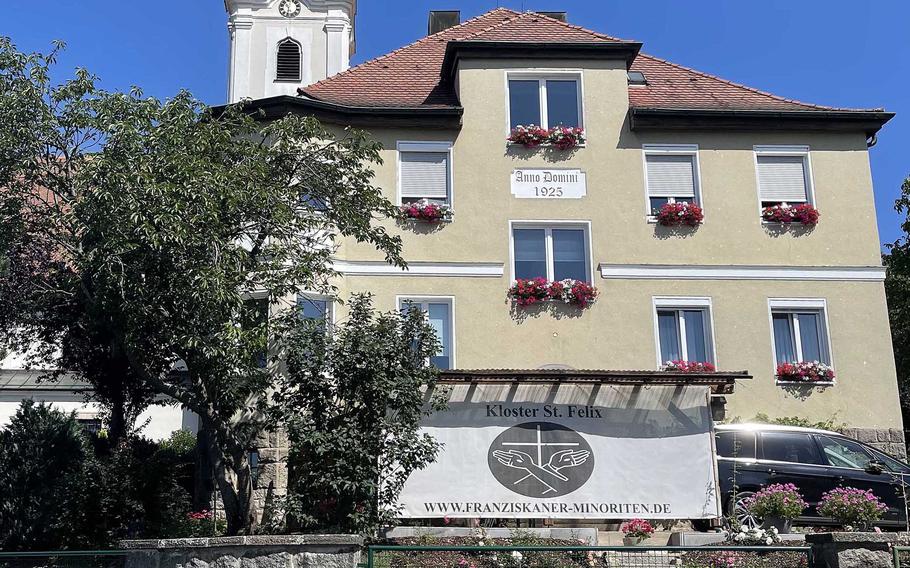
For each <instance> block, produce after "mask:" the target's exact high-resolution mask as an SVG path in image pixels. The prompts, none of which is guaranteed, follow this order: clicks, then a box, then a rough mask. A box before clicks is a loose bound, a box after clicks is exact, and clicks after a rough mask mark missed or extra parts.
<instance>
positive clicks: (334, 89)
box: [300, 8, 880, 112]
mask: <svg viewBox="0 0 910 568" xmlns="http://www.w3.org/2000/svg"><path fill="white" fill-rule="evenodd" d="M450 42H459V43H460V44H462V43H463V44H470V43H489V42H501V43H503V44H506V43H524V44H527V45H535V44H542V43H546V44H551V45H553V46H554V47H555V46H559V45H576V46H581V45H586V44H587V45H591V46H596V45H598V44H600V45H603V44H612V45H614V46H617V47H621V46H623V45H626V46H630V47H632V48H635V52H636V53H637V48H636V46H640V44H638V43H636V42H631V41H628V40H623V39H619V38H615V37H611V36H607V35H604V34H601V33H598V32H595V31H592V30H588V29H585V28H583V27H580V26H576V25H572V24H569V23H565V22H561V21H559V20H555V19H553V18H550V17H547V16H544V15H541V14H538V13H534V12H524V13H519V12H515V11H513V10H509V9H506V8H497V9H495V10H492V11H490V12H487V13H485V14H482V15H480V16H477V17H475V18H472V19H470V20H467V21H465V22H464V23H462V24H459V25H457V26H453V27H451V28H448V29H446V30H443V31H441V32H439V33H436V34H433V35H430V36H427V37H424V38H422V39H420V40H417V41H415V42H414V43H412V44H410V45H406V46H404V47H402V48H400V49H396V50H395V51H392V52H391V53H388V54H386V55H382V56H380V57H377V58H375V59H372V60H370V61H367V62H365V63H362V64H360V65H358V66H356V67H353V68H351V69H348V70H347V71H344V72H341V73H339V74H337V75H334V76H332V77H329V78H327V79H325V80H323V81H320V82H318V83H315V84H313V85H310V86H309V87H305V88H302V89H300V93H301V94H302V95H305V96H307V97H310V98H312V99H316V100H318V101H323V102H326V103H332V104H336V105H344V106H351V107H376V108H396V107H397V108H434V107H435V108H440V107H443V108H444V107H455V106H457V105H458V99H457V96H456V93H455V89H454V86H453V85H452V83H451V82H448V81H446V80H445V79H446V78H445V77H444V74H443V73H442V71H443V64H444V60H445V59H446V52H447V47H448V45H449V44H450ZM630 70H631V71H640V72H642V73H644V75H645V78H646V80H647V84H646V85H640V86H634V85H630V86H629V103H630V106H631V107H632V108H633V109H635V108H649V109H651V108H660V109H703V110H726V111H731V110H733V111H735V110H743V111H753V110H761V111H841V112H843V111H848V112H850V111H857V110H861V109H846V108H837V107H829V106H823V105H816V104H811V103H805V102H801V101H796V100H793V99H788V98H784V97H779V96H777V95H773V94H771V93H766V92H763V91H760V90H758V89H753V88H750V87H746V86H744V85H740V84H737V83H733V82H731V81H727V80H724V79H721V78H719V77H715V76H713V75H709V74H707V73H702V72H700V71H696V70H694V69H689V68H687V67H683V66H681V65H677V64H675V63H670V62H669V61H665V60H663V59H659V58H657V57H653V56H651V55H646V54H643V53H642V54H637V55H636V56H634V58H633V59H632V61H631V67H630ZM869 110H880V109H866V112H868V111H869Z"/></svg>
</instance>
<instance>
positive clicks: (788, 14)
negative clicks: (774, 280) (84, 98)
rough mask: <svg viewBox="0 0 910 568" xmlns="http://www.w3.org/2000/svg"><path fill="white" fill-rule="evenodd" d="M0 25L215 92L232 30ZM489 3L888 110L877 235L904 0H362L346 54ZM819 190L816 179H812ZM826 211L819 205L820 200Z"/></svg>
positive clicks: (180, 12) (818, 99) (38, 44)
mask: <svg viewBox="0 0 910 568" xmlns="http://www.w3.org/2000/svg"><path fill="white" fill-rule="evenodd" d="M3 4H4V5H3V16H2V18H0V35H8V36H11V37H12V38H13V40H14V41H15V42H16V43H17V45H18V46H19V47H20V49H24V50H46V49H47V48H48V47H49V45H50V42H51V41H52V40H54V39H62V40H64V41H66V42H67V45H68V49H67V51H66V52H65V54H64V55H63V56H62V57H61V59H60V63H61V65H60V73H61V76H62V73H64V72H67V73H68V72H70V71H71V70H72V69H73V68H74V67H76V66H81V67H86V68H88V69H89V70H91V71H92V72H94V73H95V74H96V75H98V76H100V77H101V79H102V85H103V86H104V87H105V88H107V89H111V90H114V89H127V88H129V87H130V86H131V85H139V86H141V87H142V88H143V89H144V90H145V92H146V93H147V94H149V95H154V96H159V97H168V96H170V95H172V94H174V93H175V92H176V91H177V90H178V89H181V88H186V89H189V90H190V91H192V92H193V93H194V94H195V95H196V96H197V97H198V98H200V99H202V100H203V101H206V102H209V103H212V104H218V103H223V102H224V101H225V96H226V95H225V93H226V83H227V79H226V77H227V65H228V63H227V56H228V47H227V46H228V37H227V32H226V29H225V22H226V16H225V13H224V9H223V4H222V2H221V0H157V1H155V2H124V1H120V2H115V1H114V0H45V1H44V2H37V1H35V0H4V2H3ZM497 5H501V6H506V7H509V8H513V9H516V10H521V9H525V10H553V11H555V10H565V11H568V13H569V20H570V21H571V22H572V23H575V24H578V25H582V26H585V27H589V28H592V29H595V30H597V31H601V32H604V33H608V34H611V35H615V36H618V37H622V38H628V39H635V40H638V41H642V42H644V44H645V45H644V51H646V52H648V53H651V54H654V55H657V56H659V57H663V58H666V59H669V60H671V61H674V62H677V63H681V64H683V65H686V66H689V67H694V68H696V69H699V70H702V71H706V72H709V73H712V74H716V75H719V76H721V77H724V78H727V79H730V80H733V81H737V82H741V83H745V84H747V85H750V86H753V87H757V88H760V89H764V90H767V91H771V92H773V93H775V94H779V95H783V96H786V97H791V98H796V99H800V100H804V101H808V102H814V103H819V104H828V105H834V106H849V107H885V108H886V109H888V110H891V111H894V112H897V113H898V116H897V117H895V118H894V119H893V120H892V121H891V122H890V123H889V124H888V125H887V126H885V128H884V129H883V130H882V132H881V134H880V136H879V143H878V145H877V146H876V147H875V148H873V149H872V151H871V160H872V171H873V178H874V182H875V192H876V204H877V209H878V223H879V232H880V236H881V240H882V242H885V243H887V242H891V241H893V240H894V239H896V238H897V237H898V236H899V235H900V226H899V223H900V217H899V216H898V215H897V213H895V212H894V210H893V203H894V199H895V198H896V197H897V195H898V193H899V190H900V184H901V181H902V180H903V179H904V177H906V176H907V175H908V174H910V151H908V150H910V36H908V34H907V22H908V21H910V2H907V1H906V0H878V1H874V2H872V1H856V0H800V1H793V0H762V2H751V1H735V0H710V1H709V0H697V1H695V0H689V1H682V0H636V1H634V2H633V1H629V0H625V1H620V0H524V1H522V0H499V1H497V0H361V1H360V6H359V12H358V16H357V54H356V56H355V58H354V63H359V62H361V61H363V60H365V59H369V58H371V57H375V56H377V55H380V54H382V53H385V52H387V51H390V50H392V49H394V48H396V47H399V46H401V45H403V44H405V43H409V42H411V41H414V40H415V39H418V38H419V37H421V36H422V35H424V34H425V33H426V17H427V12H428V11H429V10H432V9H460V10H461V12H462V17H463V18H467V17H470V16H474V15H476V14H479V13H481V12H483V11H486V10H488V9H491V8H495V7H496V6H497ZM819 189H820V190H823V188H819ZM822 213H823V214H824V212H822Z"/></svg>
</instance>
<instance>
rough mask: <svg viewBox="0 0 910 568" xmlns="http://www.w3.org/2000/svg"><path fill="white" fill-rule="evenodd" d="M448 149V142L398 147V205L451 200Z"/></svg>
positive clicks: (401, 143) (450, 150) (449, 155)
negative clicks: (422, 201) (399, 203)
mask: <svg viewBox="0 0 910 568" xmlns="http://www.w3.org/2000/svg"><path fill="white" fill-rule="evenodd" d="M451 161H452V145H451V143H449V142H399V143H398V194H399V200H400V202H401V203H402V204H404V203H414V202H416V201H421V200H424V199H426V200H427V201H430V202H434V203H439V204H451V200H452V165H451Z"/></svg>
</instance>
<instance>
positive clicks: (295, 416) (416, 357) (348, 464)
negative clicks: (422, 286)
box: [275, 296, 445, 535]
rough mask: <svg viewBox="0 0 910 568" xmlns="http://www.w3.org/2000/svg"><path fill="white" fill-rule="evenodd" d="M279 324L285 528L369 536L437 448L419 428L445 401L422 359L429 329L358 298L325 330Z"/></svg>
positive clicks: (410, 316)
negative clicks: (286, 447)
mask: <svg viewBox="0 0 910 568" xmlns="http://www.w3.org/2000/svg"><path fill="white" fill-rule="evenodd" d="M282 324H283V325H286V326H287V327H288V328H289V330H290V332H289V333H287V334H283V337H285V338H286V340H287V344H286V346H285V349H284V350H283V351H284V352H285V353H286V362H287V373H286V374H285V375H284V376H283V379H282V382H281V385H280V387H281V388H279V389H277V390H276V394H275V396H276V399H277V401H278V402H279V404H278V406H277V408H278V409H280V410H281V411H282V412H280V413H278V414H276V416H278V417H279V419H280V422H281V423H282V424H285V425H286V426H287V429H288V435H289V438H290V442H291V444H290V447H291V452H290V456H289V460H288V465H289V475H288V477H289V480H290V483H289V486H288V497H287V499H286V505H287V508H286V512H287V522H288V525H289V527H290V528H291V529H295V530H299V529H304V530H326V529H328V530H333V531H340V532H354V533H364V534H370V535H371V534H374V532H375V530H376V529H377V528H378V527H379V526H380V524H382V523H388V522H390V521H392V520H393V519H394V518H395V517H396V513H397V512H398V511H397V509H396V507H395V505H396V503H397V499H398V495H399V493H400V491H401V489H402V487H403V486H404V483H405V481H407V479H408V477H409V476H410V475H411V473H412V472H413V471H415V470H418V469H422V468H424V467H426V466H427V465H428V464H429V463H431V462H432V461H433V460H434V459H435V457H436V453H437V451H438V449H439V443H438V442H437V441H436V440H435V439H433V438H432V437H431V436H430V435H428V434H426V433H423V432H421V431H420V428H419V427H420V421H421V418H423V417H424V416H425V415H426V414H428V413H430V412H432V411H433V410H437V409H439V408H441V407H442V406H443V405H444V404H445V396H444V394H445V393H444V392H442V391H440V390H437V389H434V385H435V384H436V377H437V371H436V369H435V368H434V367H433V366H432V365H431V364H430V362H429V361H430V357H431V356H433V355H435V354H436V353H437V351H438V347H439V343H438V340H437V338H436V334H435V331H434V330H433V328H432V327H431V326H430V325H429V323H428V322H427V320H426V316H425V314H424V313H422V312H421V311H420V310H418V309H416V308H415V309H412V310H408V311H406V312H405V313H400V312H392V313H379V314H377V313H375V312H374V311H373V309H372V301H371V299H370V298H369V297H366V296H355V297H354V298H352V300H351V302H350V312H349V315H348V317H347V318H346V319H345V321H344V323H342V324H341V325H338V326H335V327H333V328H332V329H330V330H329V331H328V332H327V330H326V329H325V327H324V326H322V325H320V324H319V323H318V322H311V321H305V320H303V319H302V318H300V317H296V314H293V313H290V314H289V315H288V317H287V318H286V320H285V321H284V322H282Z"/></svg>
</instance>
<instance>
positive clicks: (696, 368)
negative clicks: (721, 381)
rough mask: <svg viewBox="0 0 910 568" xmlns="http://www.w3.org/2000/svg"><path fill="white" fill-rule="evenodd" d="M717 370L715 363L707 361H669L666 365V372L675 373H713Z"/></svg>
mask: <svg viewBox="0 0 910 568" xmlns="http://www.w3.org/2000/svg"><path fill="white" fill-rule="evenodd" d="M716 370H717V368H716V367H715V366H714V364H713V363H709V362H707V361H683V360H682V359H677V360H675V361H667V362H666V363H664V371H675V372H677V373H713V372H714V371H716Z"/></svg>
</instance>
